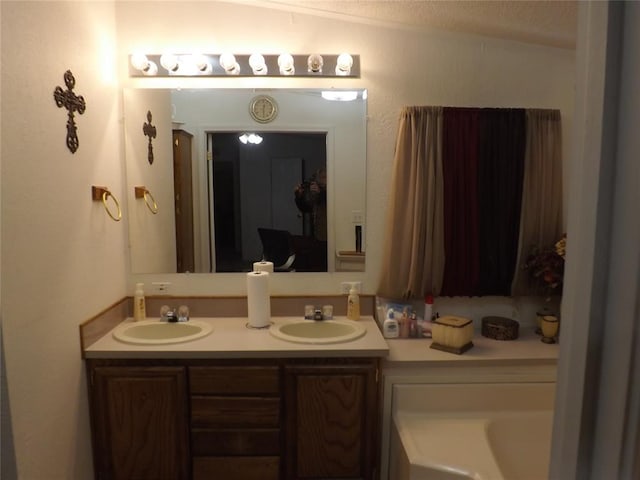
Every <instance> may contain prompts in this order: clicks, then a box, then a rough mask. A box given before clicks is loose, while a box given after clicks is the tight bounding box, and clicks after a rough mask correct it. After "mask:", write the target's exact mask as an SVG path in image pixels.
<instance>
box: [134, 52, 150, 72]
mask: <svg viewBox="0 0 640 480" xmlns="http://www.w3.org/2000/svg"><path fill="white" fill-rule="evenodd" d="M131 66H132V67H133V68H135V69H137V70H140V71H141V72H142V71H144V70H145V69H146V68H147V67H148V66H149V59H148V58H147V56H146V55H145V54H144V53H134V54H133V55H131Z"/></svg>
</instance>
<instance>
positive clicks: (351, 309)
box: [347, 286, 360, 320]
mask: <svg viewBox="0 0 640 480" xmlns="http://www.w3.org/2000/svg"><path fill="white" fill-rule="evenodd" d="M347 318H349V319H351V320H358V319H359V318H360V297H358V291H357V290H356V288H355V287H354V286H351V290H349V297H348V298H347Z"/></svg>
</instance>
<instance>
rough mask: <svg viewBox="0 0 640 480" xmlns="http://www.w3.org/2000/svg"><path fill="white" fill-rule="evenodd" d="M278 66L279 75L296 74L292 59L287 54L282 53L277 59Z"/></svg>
mask: <svg viewBox="0 0 640 480" xmlns="http://www.w3.org/2000/svg"><path fill="white" fill-rule="evenodd" d="M278 66H279V67H280V74H281V75H293V74H294V73H296V67H295V66H294V64H293V57H292V56H291V55H290V54H288V53H283V54H282V55H280V56H279V57H278Z"/></svg>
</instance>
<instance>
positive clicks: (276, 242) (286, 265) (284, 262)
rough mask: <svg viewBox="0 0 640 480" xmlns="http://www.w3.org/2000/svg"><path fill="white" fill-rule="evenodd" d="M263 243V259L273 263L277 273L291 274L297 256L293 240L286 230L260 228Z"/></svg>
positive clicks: (259, 232)
mask: <svg viewBox="0 0 640 480" xmlns="http://www.w3.org/2000/svg"><path fill="white" fill-rule="evenodd" d="M258 235H260V241H261V242H262V259H263V260H266V261H268V262H272V263H273V270H274V271H276V272H291V271H294V270H293V262H294V261H295V259H296V254H295V251H294V249H293V238H292V236H291V233H289V232H288V231H286V230H275V229H272V228H258Z"/></svg>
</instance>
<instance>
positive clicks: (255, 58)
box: [249, 53, 268, 75]
mask: <svg viewBox="0 0 640 480" xmlns="http://www.w3.org/2000/svg"><path fill="white" fill-rule="evenodd" d="M249 66H250V67H251V70H252V71H253V74H254V75H266V74H267V72H268V69H267V64H266V63H265V61H264V56H262V55H260V54H259V53H254V54H253V55H251V56H250V57H249Z"/></svg>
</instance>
